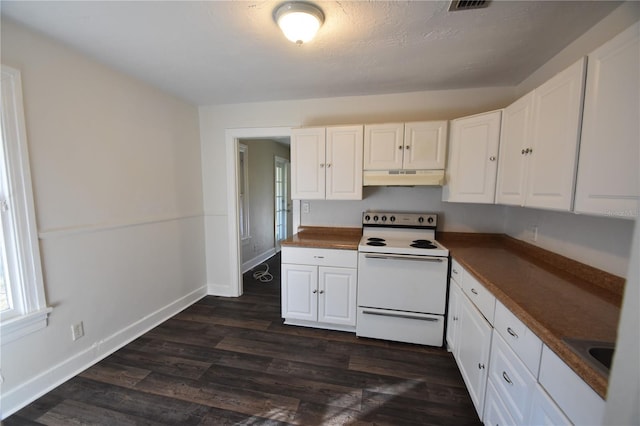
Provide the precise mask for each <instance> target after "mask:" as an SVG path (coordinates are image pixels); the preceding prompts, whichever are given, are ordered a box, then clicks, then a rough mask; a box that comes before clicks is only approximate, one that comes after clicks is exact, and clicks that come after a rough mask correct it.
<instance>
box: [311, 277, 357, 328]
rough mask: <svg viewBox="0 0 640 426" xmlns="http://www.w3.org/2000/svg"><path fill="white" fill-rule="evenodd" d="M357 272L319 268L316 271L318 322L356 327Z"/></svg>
mask: <svg viewBox="0 0 640 426" xmlns="http://www.w3.org/2000/svg"><path fill="white" fill-rule="evenodd" d="M356 271H357V270H356V269H351V268H331V267H324V266H321V267H320V269H319V270H318V294H319V296H318V321H320V322H326V323H331V324H341V325H356V283H357V272H356Z"/></svg>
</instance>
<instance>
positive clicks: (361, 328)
mask: <svg viewBox="0 0 640 426" xmlns="http://www.w3.org/2000/svg"><path fill="white" fill-rule="evenodd" d="M436 222H437V216H436V215H432V214H417V213H374V212H366V213H364V214H363V236H362V240H361V241H360V244H359V247H358V251H359V253H358V311H357V323H356V324H357V325H356V335H358V336H360V337H371V338H379V339H385V340H394V341H401V342H409V343H418V344H424V345H432V346H442V344H443V336H444V313H445V305H446V297H447V273H448V265H449V257H448V256H449V251H448V250H447V249H446V248H445V247H443V246H442V245H441V244H439V243H438V242H437V241H435V238H434V237H435V227H436Z"/></svg>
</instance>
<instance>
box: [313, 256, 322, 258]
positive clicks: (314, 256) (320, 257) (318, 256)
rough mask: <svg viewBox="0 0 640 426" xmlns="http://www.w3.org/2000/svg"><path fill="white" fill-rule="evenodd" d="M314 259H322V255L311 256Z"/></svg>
mask: <svg viewBox="0 0 640 426" xmlns="http://www.w3.org/2000/svg"><path fill="white" fill-rule="evenodd" d="M313 258H314V259H324V256H313Z"/></svg>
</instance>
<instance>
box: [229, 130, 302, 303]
mask: <svg viewBox="0 0 640 426" xmlns="http://www.w3.org/2000/svg"><path fill="white" fill-rule="evenodd" d="M282 137H289V138H290V137H291V127H250V128H237V129H226V130H225V147H226V165H227V223H228V225H229V226H228V229H229V233H228V239H229V278H230V283H229V287H230V290H231V291H230V293H231V294H230V296H232V297H238V296H241V295H242V290H243V289H242V272H241V268H242V262H241V253H240V248H241V247H242V246H241V243H240V219H239V217H238V212H239V210H240V209H239V205H238V202H239V201H238V143H239V140H240V139H269V138H282ZM299 222H300V202H299V201H294V202H293V226H294V229H297V227H298V226H299Z"/></svg>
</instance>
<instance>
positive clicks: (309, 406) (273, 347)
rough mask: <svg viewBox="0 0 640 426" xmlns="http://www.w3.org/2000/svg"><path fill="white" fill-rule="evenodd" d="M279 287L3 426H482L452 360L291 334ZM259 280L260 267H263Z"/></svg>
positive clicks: (181, 318)
mask: <svg viewBox="0 0 640 426" xmlns="http://www.w3.org/2000/svg"><path fill="white" fill-rule="evenodd" d="M268 264H269V271H270V272H271V273H272V274H273V276H274V280H273V281H272V282H268V283H264V282H259V281H256V280H254V279H253V278H252V277H251V272H249V273H247V274H245V275H244V294H243V296H241V297H238V298H221V297H213V296H208V297H205V298H204V299H202V300H200V301H199V302H197V303H196V304H194V305H192V306H190V307H189V308H187V309H185V310H184V311H183V312H181V313H179V314H178V315H176V316H174V317H173V318H171V319H169V320H167V321H165V322H164V323H162V324H161V325H159V326H158V327H156V328H154V329H153V330H151V331H149V332H148V333H146V334H145V335H143V336H141V337H140V338H138V339H136V340H134V341H133V342H131V343H130V344H128V345H126V346H125V347H124V348H122V349H120V350H119V351H116V352H115V353H113V354H112V355H110V356H108V357H107V358H105V359H104V360H102V361H101V362H99V363H97V364H96V365H94V366H92V367H90V368H88V369H87V370H85V371H84V372H82V373H81V374H79V375H78V376H76V377H74V378H72V379H71V380H69V381H67V382H66V383H64V384H62V385H60V386H58V387H57V388H56V389H54V390H53V391H51V392H49V393H48V394H46V395H44V396H43V397H41V398H39V399H38V400H36V401H34V402H33V403H32V404H29V405H28V406H27V407H25V408H23V409H22V410H20V411H18V412H17V413H16V414H14V415H13V416H10V417H9V418H7V419H5V421H4V422H3V425H7V426H11V425H58V424H65V425H68V424H82V425H84V424H96V425H101V424H109V425H121V424H122V425H126V424H136V425H145V424H149V425H153V424H170V425H194V426H195V425H202V426H205V425H216V426H218V425H274V426H276V425H277V426H280V425H345V424H349V425H373V424H375V425H418V424H420V425H429V424H433V425H480V424H481V422H480V420H479V419H478V417H477V415H476V413H475V409H474V407H473V404H472V402H471V399H470V398H469V394H468V392H467V390H466V388H465V386H464V383H463V382H462V377H461V376H460V373H459V371H458V369H457V366H456V364H455V361H454V360H453V357H452V356H451V354H450V353H448V352H447V351H446V350H444V349H442V348H432V347H425V346H419V345H410V344H403V343H396V342H387V341H382V340H376V339H365V338H357V337H356V336H355V334H353V333H345V332H337V331H329V330H319V329H313V328H304V327H294V326H287V325H284V324H283V322H282V319H281V318H280V281H279V280H280V258H279V256H275V257H274V258H272V259H270V260H269V261H268ZM256 269H257V270H263V269H264V266H260V267H258V268H256Z"/></svg>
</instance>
